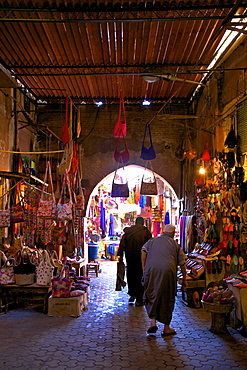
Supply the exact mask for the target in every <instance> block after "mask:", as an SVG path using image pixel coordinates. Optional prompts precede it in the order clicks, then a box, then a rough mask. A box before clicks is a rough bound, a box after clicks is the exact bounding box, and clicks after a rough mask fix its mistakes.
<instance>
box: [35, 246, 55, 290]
mask: <svg viewBox="0 0 247 370" xmlns="http://www.w3.org/2000/svg"><path fill="white" fill-rule="evenodd" d="M53 271H54V267H53V266H52V264H51V260H50V256H49V253H48V252H47V251H46V250H43V252H42V254H41V261H40V264H39V266H38V267H37V268H36V279H37V281H36V283H37V285H51V279H52V278H53Z"/></svg>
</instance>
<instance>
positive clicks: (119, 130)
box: [113, 92, 127, 137]
mask: <svg viewBox="0 0 247 370" xmlns="http://www.w3.org/2000/svg"><path fill="white" fill-rule="evenodd" d="M126 135H127V124H126V114H125V107H124V98H123V93H122V92H121V93H120V104H119V110H118V118H117V120H116V123H115V126H114V129H113V136H115V137H122V136H126Z"/></svg>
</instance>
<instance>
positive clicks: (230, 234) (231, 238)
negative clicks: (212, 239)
mask: <svg viewBox="0 0 247 370" xmlns="http://www.w3.org/2000/svg"><path fill="white" fill-rule="evenodd" d="M233 231H234V225H233V224H230V225H229V227H228V240H233Z"/></svg>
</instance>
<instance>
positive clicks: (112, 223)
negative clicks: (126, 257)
mask: <svg viewBox="0 0 247 370" xmlns="http://www.w3.org/2000/svg"><path fill="white" fill-rule="evenodd" d="M108 236H114V216H113V214H112V213H110V217H109V232H108Z"/></svg>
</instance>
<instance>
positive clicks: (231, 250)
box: [227, 240, 233, 256]
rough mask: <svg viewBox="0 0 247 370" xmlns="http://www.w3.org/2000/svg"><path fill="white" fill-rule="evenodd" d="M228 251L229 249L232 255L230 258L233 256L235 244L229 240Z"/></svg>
mask: <svg viewBox="0 0 247 370" xmlns="http://www.w3.org/2000/svg"><path fill="white" fill-rule="evenodd" d="M227 249H228V254H230V256H232V255H233V243H232V241H231V240H228V245H227Z"/></svg>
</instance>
